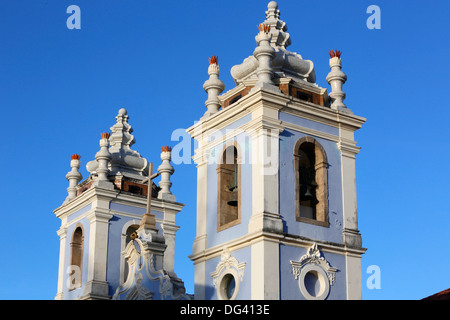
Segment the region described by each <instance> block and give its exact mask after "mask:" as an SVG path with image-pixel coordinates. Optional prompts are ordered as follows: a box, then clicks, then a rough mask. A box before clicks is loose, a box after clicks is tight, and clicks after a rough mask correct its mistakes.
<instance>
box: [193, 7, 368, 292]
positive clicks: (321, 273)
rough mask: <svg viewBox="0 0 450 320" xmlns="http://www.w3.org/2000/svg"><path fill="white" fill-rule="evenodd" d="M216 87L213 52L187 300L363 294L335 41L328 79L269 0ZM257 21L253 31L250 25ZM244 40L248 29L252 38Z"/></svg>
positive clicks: (353, 151)
mask: <svg viewBox="0 0 450 320" xmlns="http://www.w3.org/2000/svg"><path fill="white" fill-rule="evenodd" d="M265 14H266V19H265V21H264V22H263V23H261V24H260V25H259V26H258V30H257V34H256V37H255V40H256V48H255V49H254V51H253V53H252V54H251V55H250V56H249V57H247V58H246V59H245V60H243V62H242V63H241V64H238V65H235V66H234V67H233V68H231V75H232V77H233V79H234V82H235V84H236V86H235V87H234V88H232V89H230V90H228V91H226V92H224V89H225V85H224V83H223V82H222V81H221V80H220V68H219V61H218V57H216V56H213V57H211V58H210V59H209V67H208V75H209V79H207V80H206V82H205V83H204V85H203V88H204V89H205V91H206V93H207V96H208V98H207V100H206V103H205V105H206V109H207V110H206V112H205V113H204V115H203V116H202V117H201V119H200V120H199V121H198V122H197V123H196V124H195V125H193V126H192V127H190V128H189V129H188V130H187V131H188V133H189V134H190V135H191V137H192V138H193V139H195V140H196V141H197V142H198V148H197V149H196V152H195V155H194V156H193V159H194V161H195V163H196V164H197V225H196V228H197V229H196V230H197V231H196V237H195V240H194V244H193V250H192V254H191V256H190V258H191V260H192V261H193V262H194V265H195V299H207V300H208V299H220V300H228V299H277V300H278V299H300V300H302V299H307V300H317V299H361V298H362V296H361V291H362V288H361V287H362V283H361V256H362V254H364V252H365V250H366V249H364V248H363V247H362V239H361V234H360V232H359V230H358V216H357V204H356V203H357V201H356V174H355V158H356V155H357V154H358V152H359V150H360V148H359V147H358V146H357V145H356V142H355V139H354V132H355V131H356V130H358V129H359V128H361V126H362V125H363V123H364V122H365V119H364V118H362V117H359V116H357V115H355V114H354V113H353V111H352V110H350V109H349V108H348V107H347V106H346V105H345V104H344V100H345V93H344V91H343V85H344V83H345V82H346V80H347V77H346V75H345V73H344V72H343V71H342V60H341V52H340V51H337V50H332V51H330V52H329V54H330V60H329V65H330V73H329V74H328V76H327V77H326V79H324V80H326V81H327V82H328V83H329V85H330V87H331V91H330V92H329V93H328V91H327V89H325V88H322V87H320V86H319V85H318V84H317V83H316V75H315V71H314V64H313V62H312V61H310V60H305V59H303V57H302V56H301V55H300V54H298V53H296V52H292V51H289V50H288V49H287V48H288V47H289V46H290V45H291V36H290V35H289V33H287V27H286V23H285V22H284V21H282V20H280V11H279V10H278V5H277V3H276V2H275V1H271V2H270V3H269V4H268V9H267V11H266V12H265ZM255 31H256V30H255ZM249 40H251V39H249Z"/></svg>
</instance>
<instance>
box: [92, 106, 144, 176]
mask: <svg viewBox="0 0 450 320" xmlns="http://www.w3.org/2000/svg"><path fill="white" fill-rule="evenodd" d="M128 119H129V116H128V113H127V110H126V109H125V108H121V109H120V110H119V112H118V114H117V116H116V123H115V124H114V125H113V126H112V127H111V128H110V130H111V134H110V136H109V139H108V140H109V152H110V154H111V159H110V162H109V170H110V172H109V176H115V177H119V179H120V177H121V176H126V177H128V178H132V179H138V180H141V179H143V178H145V177H146V176H147V173H148V161H147V159H145V158H143V157H142V156H141V155H140V154H139V153H138V152H137V151H135V150H132V149H131V146H132V145H133V144H134V143H135V142H136V140H135V138H134V136H133V135H132V132H133V128H132V127H131V125H130V124H129V123H128ZM98 166H99V164H98V162H97V160H92V161H89V162H88V163H87V164H86V169H87V170H88V171H89V172H90V173H96V170H97V168H98Z"/></svg>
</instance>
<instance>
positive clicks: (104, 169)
mask: <svg viewBox="0 0 450 320" xmlns="http://www.w3.org/2000/svg"><path fill="white" fill-rule="evenodd" d="M100 136H101V139H100V143H99V144H100V151H98V152H97V153H96V154H95V160H96V161H97V163H98V167H97V170H96V172H97V178H96V185H97V186H99V185H101V186H102V187H112V182H111V181H109V179H108V173H109V168H108V166H109V162H110V161H111V158H112V157H111V153H110V152H109V138H110V136H111V134H110V133H108V132H102V133H101V134H100Z"/></svg>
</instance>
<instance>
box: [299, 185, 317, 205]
mask: <svg viewBox="0 0 450 320" xmlns="http://www.w3.org/2000/svg"><path fill="white" fill-rule="evenodd" d="M317 187H318V185H317V183H316V181H314V180H312V181H311V182H310V183H309V184H308V185H307V186H306V191H305V193H302V194H300V200H301V201H309V200H315V192H314V190H315V189H316V188H317Z"/></svg>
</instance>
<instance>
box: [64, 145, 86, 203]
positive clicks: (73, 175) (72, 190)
mask: <svg viewBox="0 0 450 320" xmlns="http://www.w3.org/2000/svg"><path fill="white" fill-rule="evenodd" d="M70 158H71V161H70V167H71V168H72V170H71V171H69V172H68V173H67V174H66V179H67V180H69V187H68V188H67V193H68V196H67V198H66V200H65V201H64V203H67V202H69V201H70V200H72V199H74V198H75V197H76V196H77V188H76V186H77V185H78V183H79V182H80V181H81V179H83V176H82V175H81V173H80V172H79V171H78V170H79V169H80V159H81V156H80V155H79V154H72V155H71V156H70Z"/></svg>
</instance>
